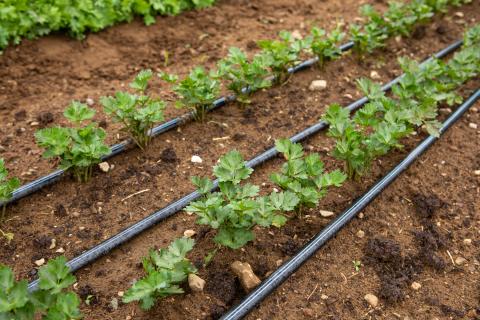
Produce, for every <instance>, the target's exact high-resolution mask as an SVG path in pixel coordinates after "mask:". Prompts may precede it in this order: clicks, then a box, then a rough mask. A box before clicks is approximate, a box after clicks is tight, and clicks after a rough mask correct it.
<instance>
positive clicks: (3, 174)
mask: <svg viewBox="0 0 480 320" xmlns="http://www.w3.org/2000/svg"><path fill="white" fill-rule="evenodd" d="M19 186H20V180H18V178H11V179H8V171H7V169H6V168H5V161H4V160H3V159H0V202H2V203H3V206H2V214H1V216H0V221H2V220H3V219H4V217H5V212H6V207H7V205H6V202H7V201H8V200H10V199H11V198H12V193H13V191H15V189H17V188H18V187H19Z"/></svg>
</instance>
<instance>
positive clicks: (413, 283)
mask: <svg viewBox="0 0 480 320" xmlns="http://www.w3.org/2000/svg"><path fill="white" fill-rule="evenodd" d="M411 287H412V289H413V290H415V291H418V290H420V288H421V287H422V285H421V284H420V283H418V282H416V281H414V282H412V285H411Z"/></svg>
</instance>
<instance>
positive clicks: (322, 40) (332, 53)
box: [307, 26, 345, 68]
mask: <svg viewBox="0 0 480 320" xmlns="http://www.w3.org/2000/svg"><path fill="white" fill-rule="evenodd" d="M344 37H345V33H344V32H342V31H341V29H340V27H338V26H337V28H335V29H334V30H333V31H331V32H330V33H329V34H327V32H326V31H325V30H323V29H320V28H317V27H314V28H312V31H311V34H310V36H309V38H308V39H307V43H309V44H310V50H311V51H312V53H313V54H314V55H315V56H317V58H318V65H319V66H320V68H323V66H324V65H325V62H326V61H331V60H335V59H338V58H339V57H340V56H341V54H342V51H341V50H340V48H339V46H338V45H339V43H340V41H342V40H343V38H344Z"/></svg>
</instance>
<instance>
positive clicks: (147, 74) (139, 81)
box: [101, 70, 166, 150]
mask: <svg viewBox="0 0 480 320" xmlns="http://www.w3.org/2000/svg"><path fill="white" fill-rule="evenodd" d="M152 75H153V73H152V71H151V70H143V71H141V72H140V73H139V74H138V75H137V76H136V77H135V79H134V80H133V82H132V83H130V87H131V88H133V89H135V90H136V91H137V92H138V95H136V94H130V93H128V92H117V93H116V94H115V97H102V98H101V103H102V105H103V107H104V110H105V112H106V113H107V114H109V115H111V116H112V117H113V120H114V121H115V122H120V123H122V124H123V128H122V130H124V131H126V132H128V133H129V135H130V137H131V138H132V139H133V141H135V143H136V144H137V145H138V146H139V147H140V148H141V149H142V150H145V148H146V147H147V146H148V144H149V143H150V140H151V135H150V130H151V129H152V128H153V126H154V125H155V123H158V122H160V121H163V120H164V116H163V110H164V109H165V106H166V104H165V102H163V101H162V100H159V99H154V98H152V97H150V96H149V95H146V93H145V92H146V90H147V87H148V81H149V80H150V79H151V78H152Z"/></svg>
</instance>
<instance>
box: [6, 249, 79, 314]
mask: <svg viewBox="0 0 480 320" xmlns="http://www.w3.org/2000/svg"><path fill="white" fill-rule="evenodd" d="M66 261H67V260H66V259H65V257H58V258H56V259H53V260H50V261H49V262H48V263H47V265H45V266H43V267H41V268H40V269H39V272H38V274H39V289H38V290H37V291H35V292H33V293H30V292H29V291H28V289H27V286H28V282H27V281H26V280H21V281H15V279H14V275H13V272H12V270H11V269H10V268H8V267H6V266H4V265H0V319H6V320H13V319H16V320H17V319H18V320H33V319H38V317H39V316H41V318H42V319H44V320H71V319H80V318H81V317H82V316H81V314H80V310H79V306H80V299H79V298H78V297H77V295H76V294H75V293H73V292H67V291H66V290H65V289H67V288H68V287H70V286H71V285H72V284H73V283H75V281H76V279H75V277H74V276H73V275H71V274H70V272H69V269H68V267H67V266H66V265H65V264H66Z"/></svg>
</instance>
